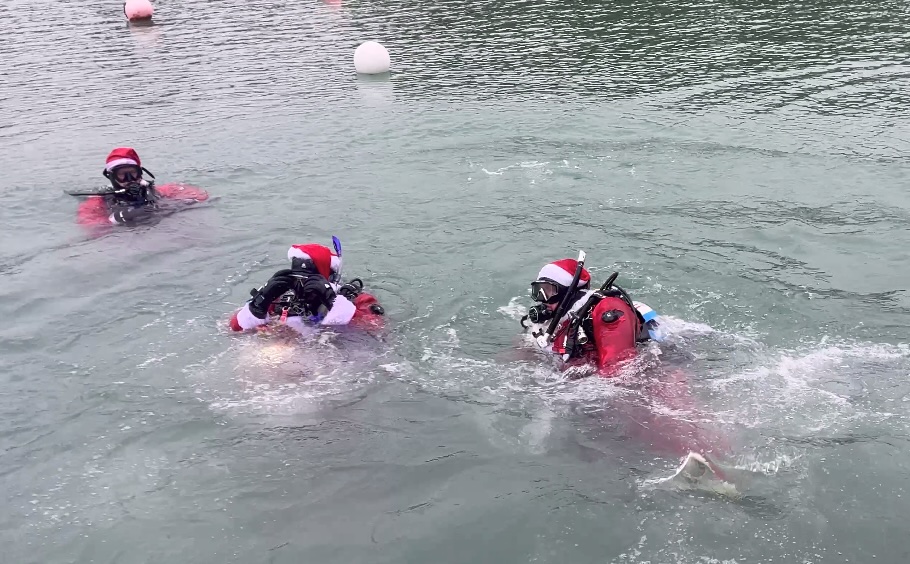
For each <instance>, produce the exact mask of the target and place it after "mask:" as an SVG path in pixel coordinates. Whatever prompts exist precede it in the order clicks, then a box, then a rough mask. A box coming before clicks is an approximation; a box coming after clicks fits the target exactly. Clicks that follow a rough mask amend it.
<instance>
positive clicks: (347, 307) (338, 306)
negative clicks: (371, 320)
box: [319, 294, 357, 325]
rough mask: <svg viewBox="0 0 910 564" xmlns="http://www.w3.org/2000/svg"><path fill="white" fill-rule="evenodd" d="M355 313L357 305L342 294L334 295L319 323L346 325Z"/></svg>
mask: <svg viewBox="0 0 910 564" xmlns="http://www.w3.org/2000/svg"><path fill="white" fill-rule="evenodd" d="M355 313H357V307H356V306H355V305H354V304H353V303H351V301H350V300H349V299H347V298H346V297H344V296H342V295H340V294H339V295H336V296H335V301H334V302H332V307H331V308H330V309H329V311H328V312H327V313H326V314H325V317H324V318H323V319H322V321H320V322H319V324H320V325H347V324H348V323H350V322H351V319H353V318H354V314H355Z"/></svg>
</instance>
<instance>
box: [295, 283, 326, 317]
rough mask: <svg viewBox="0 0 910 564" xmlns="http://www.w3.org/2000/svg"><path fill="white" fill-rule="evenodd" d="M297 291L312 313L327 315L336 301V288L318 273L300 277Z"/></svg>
mask: <svg viewBox="0 0 910 564" xmlns="http://www.w3.org/2000/svg"><path fill="white" fill-rule="evenodd" d="M295 291H296V293H297V295H298V296H299V297H300V298H301V299H303V302H304V303H305V304H306V307H307V309H309V311H310V312H311V313H312V314H322V315H325V313H326V312H327V311H328V310H330V309H332V304H334V303H335V290H333V289H332V285H331V284H329V281H328V280H326V279H325V278H324V277H323V276H320V275H318V274H316V275H308V276H306V277H305V278H300V279H298V281H297V287H296V289H295Z"/></svg>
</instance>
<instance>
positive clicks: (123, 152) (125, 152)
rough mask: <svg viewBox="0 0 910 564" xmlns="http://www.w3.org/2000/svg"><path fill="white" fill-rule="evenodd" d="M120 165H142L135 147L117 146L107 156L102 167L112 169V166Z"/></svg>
mask: <svg viewBox="0 0 910 564" xmlns="http://www.w3.org/2000/svg"><path fill="white" fill-rule="evenodd" d="M122 165H135V166H142V161H140V160H139V155H138V154H137V153H136V150H135V149H133V148H131V147H117V148H116V149H114V150H113V151H111V153H110V154H109V155H108V156H107V161H106V162H105V163H104V168H105V170H114V168H116V167H118V166H122Z"/></svg>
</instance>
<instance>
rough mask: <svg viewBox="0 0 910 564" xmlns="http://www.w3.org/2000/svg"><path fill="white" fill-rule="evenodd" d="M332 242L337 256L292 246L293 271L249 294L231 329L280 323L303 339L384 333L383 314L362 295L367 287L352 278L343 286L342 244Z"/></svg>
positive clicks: (321, 248) (326, 250)
mask: <svg viewBox="0 0 910 564" xmlns="http://www.w3.org/2000/svg"><path fill="white" fill-rule="evenodd" d="M332 240H333V243H334V245H335V252H334V253H333V252H332V251H331V250H330V249H329V248H328V247H325V246H323V245H316V244H308V245H293V246H291V248H290V249H288V260H290V261H291V268H288V269H283V270H279V271H278V272H276V273H275V274H273V275H272V277H271V278H269V280H268V282H266V283H265V285H263V286H261V287H259V288H254V289H253V290H251V291H250V295H251V296H252V297H251V298H250V299H249V300H248V301H247V302H246V304H244V306H243V307H242V308H240V310H238V311H237V312H235V313H234V315H233V316H232V317H231V320H230V322H229V325H230V327H231V329H232V330H233V331H245V330H250V329H257V328H262V327H264V326H266V325H267V324H268V323H269V322H271V321H273V320H275V319H276V318H277V319H278V321H279V323H281V324H285V325H287V326H288V327H290V328H292V329H295V330H296V331H298V332H299V333H306V332H307V331H308V329H307V328H312V327H313V326H318V325H323V326H324V325H353V326H359V327H365V328H373V329H378V328H381V327H382V315H383V314H384V313H385V310H384V309H383V307H382V306H381V305H380V304H379V302H378V301H377V300H376V298H375V297H374V296H372V295H370V294H368V293H366V292H364V291H363V281H362V280H360V279H359V278H354V279H353V280H351V281H350V282H347V283H344V284H342V279H341V266H342V262H341V243H340V242H339V241H338V239H337V238H335V237H333V238H332Z"/></svg>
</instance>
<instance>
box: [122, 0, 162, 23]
mask: <svg viewBox="0 0 910 564" xmlns="http://www.w3.org/2000/svg"><path fill="white" fill-rule="evenodd" d="M154 13H155V9H154V8H152V3H151V2H149V0H126V2H124V3H123V15H125V16H126V19H127V20H129V21H131V22H135V21H142V20H150V19H152V14H154Z"/></svg>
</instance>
